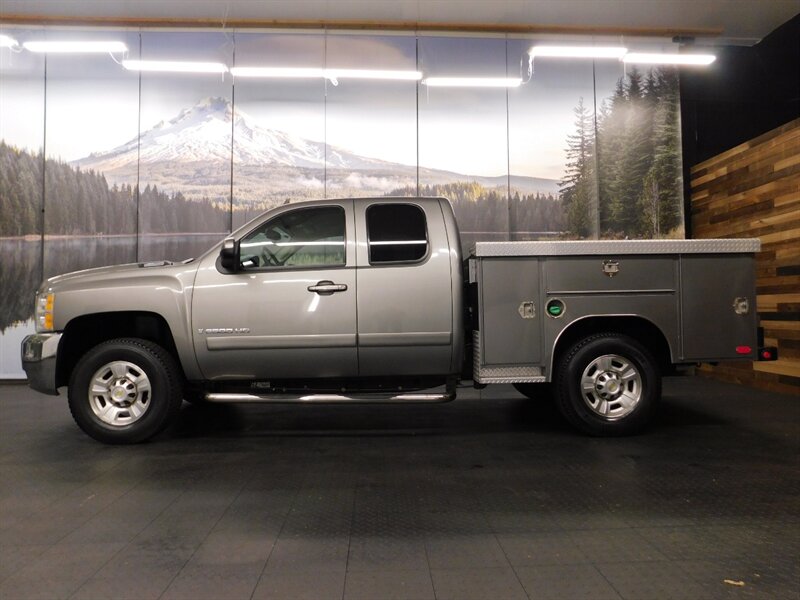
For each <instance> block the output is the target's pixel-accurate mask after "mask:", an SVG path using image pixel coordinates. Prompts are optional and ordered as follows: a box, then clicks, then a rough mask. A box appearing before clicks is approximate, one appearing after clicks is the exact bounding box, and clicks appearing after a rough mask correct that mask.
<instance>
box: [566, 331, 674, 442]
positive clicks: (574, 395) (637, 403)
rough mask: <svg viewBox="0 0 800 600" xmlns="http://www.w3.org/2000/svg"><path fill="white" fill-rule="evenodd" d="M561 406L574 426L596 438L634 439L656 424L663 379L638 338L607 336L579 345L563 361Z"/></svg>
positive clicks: (616, 335)
mask: <svg viewBox="0 0 800 600" xmlns="http://www.w3.org/2000/svg"><path fill="white" fill-rule="evenodd" d="M556 381H557V385H556V401H557V404H558V408H559V411H560V412H561V414H562V415H563V416H564V418H566V419H567V421H569V422H570V423H571V424H572V425H573V426H575V427H577V428H578V429H580V430H581V431H583V432H585V433H588V434H590V435H598V436H613V435H630V434H634V433H638V432H639V431H641V430H642V429H643V428H644V427H645V426H646V425H647V424H648V423H649V421H650V420H651V419H652V417H653V415H654V414H655V412H656V410H657V408H658V401H659V399H660V396H661V376H660V374H659V372H658V368H657V365H656V362H655V360H654V359H653V357H652V355H651V354H650V353H649V352H648V350H647V349H646V348H645V347H644V346H643V345H642V344H640V343H639V342H638V341H636V340H635V339H633V338H631V337H628V336H625V335H622V334H617V333H602V334H597V335H594V336H591V337H589V338H586V339H584V340H582V341H580V342H579V343H577V344H575V345H574V346H573V347H572V348H571V349H570V350H569V351H568V352H566V353H565V354H564V355H563V356H562V358H561V359H560V360H559V362H558V367H557V376H556Z"/></svg>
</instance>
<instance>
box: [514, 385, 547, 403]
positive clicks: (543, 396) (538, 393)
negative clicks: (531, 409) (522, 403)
mask: <svg viewBox="0 0 800 600" xmlns="http://www.w3.org/2000/svg"><path fill="white" fill-rule="evenodd" d="M512 385H513V386H514V389H516V390H517V391H518V392H519V393H520V394H522V395H523V396H525V397H527V398H530V399H531V400H537V401H539V400H545V401H550V400H552V399H553V384H552V383H514V384H512Z"/></svg>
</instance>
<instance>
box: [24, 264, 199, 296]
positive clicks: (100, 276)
mask: <svg viewBox="0 0 800 600" xmlns="http://www.w3.org/2000/svg"><path fill="white" fill-rule="evenodd" d="M186 262H188V261H186ZM182 264H184V263H172V262H169V261H159V262H152V263H128V264H123V265H112V266H109V267H96V268H94V269H84V270H82V271H72V272H71V273H64V274H63V275H56V276H55V277H51V278H49V279H47V280H45V281H44V282H43V283H42V286H41V288H40V291H45V290H49V291H52V292H57V291H60V290H64V289H74V288H76V287H82V286H84V285H87V284H93V283H97V282H107V281H110V280H119V279H125V280H129V281H131V280H135V279H139V278H152V277H153V276H154V275H155V276H158V275H160V274H162V273H163V274H167V273H168V272H169V274H174V271H175V266H176V265H182ZM131 282H132V281H131Z"/></svg>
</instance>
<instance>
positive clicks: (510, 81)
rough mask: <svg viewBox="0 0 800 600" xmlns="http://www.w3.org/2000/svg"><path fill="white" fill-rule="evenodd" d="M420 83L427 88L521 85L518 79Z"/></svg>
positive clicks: (437, 79)
mask: <svg viewBox="0 0 800 600" xmlns="http://www.w3.org/2000/svg"><path fill="white" fill-rule="evenodd" d="M422 83H423V84H425V85H427V86H428V87H486V88H514V87H519V86H520V84H522V79H521V78H519V77H427V78H425V79H423V80H422Z"/></svg>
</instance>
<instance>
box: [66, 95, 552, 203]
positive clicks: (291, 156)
mask: <svg viewBox="0 0 800 600" xmlns="http://www.w3.org/2000/svg"><path fill="white" fill-rule="evenodd" d="M231 139H233V145H232V146H231ZM231 148H233V175H234V181H235V194H236V197H237V199H238V201H244V202H248V201H251V202H276V201H281V202H282V201H283V200H285V199H286V198H301V197H304V196H305V197H319V193H318V192H316V191H315V190H319V189H321V188H323V187H327V189H328V191H329V192H332V193H334V194H341V195H350V194H353V193H358V194H359V195H363V194H384V193H386V192H389V191H390V190H394V189H398V188H402V187H405V186H413V185H416V178H417V167H416V166H413V165H402V164H398V163H393V162H388V161H383V160H379V159H375V158H370V157H367V156H360V155H358V154H355V153H353V152H350V151H348V150H345V149H343V148H338V147H336V146H331V145H328V146H327V153H326V147H325V144H324V143H323V142H318V141H313V140H308V139H305V138H302V137H299V136H296V135H292V134H290V133H287V132H285V131H280V130H277V129H270V128H266V127H263V126H261V125H258V124H257V123H255V121H254V120H253V119H252V118H251V117H250V116H249V115H247V114H246V113H244V112H242V111H241V110H239V109H238V108H237V109H236V111H234V110H233V106H232V104H231V102H230V101H229V100H227V99H225V98H206V99H205V100H202V101H201V102H198V103H197V104H195V105H194V106H192V107H190V108H186V109H183V110H182V111H181V112H180V113H178V114H177V115H176V116H175V117H174V118H172V119H170V120H169V121H161V122H160V123H158V124H157V125H155V126H154V127H152V128H151V129H149V130H147V131H145V132H143V133H142V134H141V136H140V137H137V138H134V139H132V140H130V141H129V142H127V143H125V144H123V145H121V146H118V147H117V148H114V149H112V150H108V151H105V152H95V153H92V154H90V155H89V156H87V157H85V158H82V159H79V160H77V161H73V163H72V164H73V165H75V166H78V167H80V168H82V169H91V170H94V171H98V172H101V173H103V174H104V175H105V177H106V179H107V180H108V181H109V182H111V183H127V184H134V183H136V181H137V178H138V181H140V183H141V185H143V186H144V185H156V186H158V187H159V188H160V189H162V190H164V191H168V192H181V193H182V194H183V195H184V196H185V197H187V198H203V197H207V198H211V199H214V198H216V199H220V200H221V199H224V198H227V197H228V196H229V194H230V178H231ZM419 174H420V178H421V179H423V178H424V180H425V182H426V183H452V182H458V181H461V182H467V181H474V182H477V183H480V184H482V185H485V186H487V187H504V186H506V185H507V183H508V180H507V178H506V177H505V176H499V177H482V176H471V175H463V174H459V173H452V172H449V171H440V170H436V169H429V168H420V169H419ZM511 183H512V187H514V188H515V189H518V190H520V191H521V192H524V193H530V192H543V193H554V194H555V193H557V191H558V184H557V182H556V181H553V180H550V179H540V178H534V177H520V176H514V177H512V179H511Z"/></svg>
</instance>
